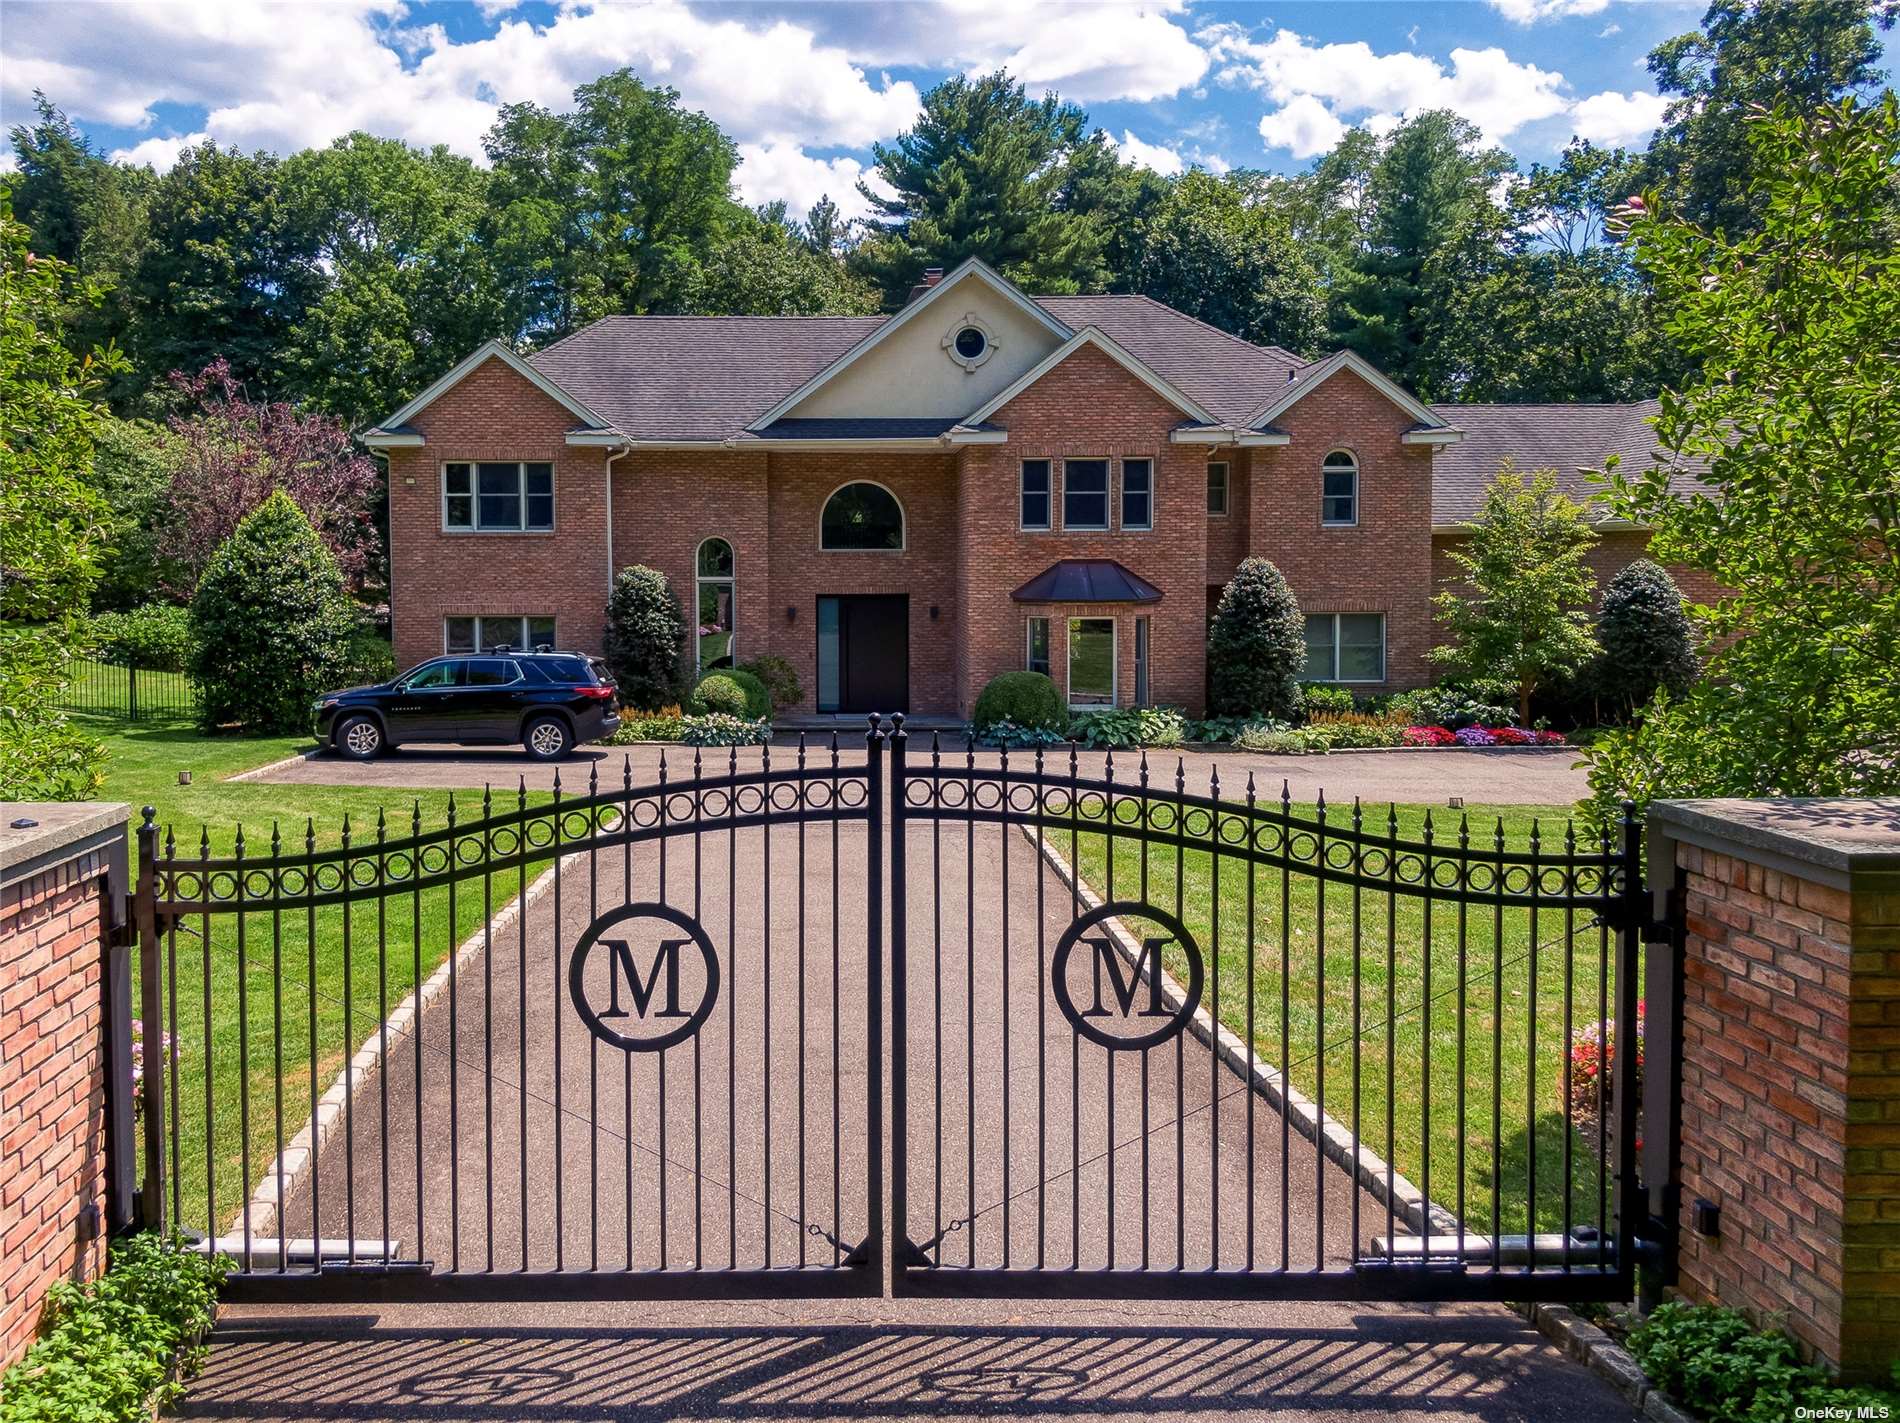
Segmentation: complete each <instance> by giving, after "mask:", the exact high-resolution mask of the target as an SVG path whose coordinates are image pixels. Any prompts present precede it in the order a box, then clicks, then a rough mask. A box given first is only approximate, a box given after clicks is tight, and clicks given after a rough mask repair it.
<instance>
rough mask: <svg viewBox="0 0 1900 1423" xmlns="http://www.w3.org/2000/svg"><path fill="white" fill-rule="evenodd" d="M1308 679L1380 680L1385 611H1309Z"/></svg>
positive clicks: (1383, 657) (1382, 662)
mask: <svg viewBox="0 0 1900 1423" xmlns="http://www.w3.org/2000/svg"><path fill="white" fill-rule="evenodd" d="M1304 675H1305V678H1306V680H1307V681H1309V682H1383V681H1384V680H1385V614H1384V613H1308V614H1307V615H1306V671H1305V674H1304Z"/></svg>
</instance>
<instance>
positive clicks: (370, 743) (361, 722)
mask: <svg viewBox="0 0 1900 1423" xmlns="http://www.w3.org/2000/svg"><path fill="white" fill-rule="evenodd" d="M336 749H337V750H339V751H341V752H342V753H343V754H344V755H345V756H348V757H349V758H350V759H351V760H352V761H373V760H375V759H376V757H378V756H380V755H381V754H382V750H383V729H382V727H380V726H378V725H377V724H376V718H375V717H373V716H353V717H349V718H347V719H345V721H344V723H343V725H341V726H339V727H338V728H337V729H336Z"/></svg>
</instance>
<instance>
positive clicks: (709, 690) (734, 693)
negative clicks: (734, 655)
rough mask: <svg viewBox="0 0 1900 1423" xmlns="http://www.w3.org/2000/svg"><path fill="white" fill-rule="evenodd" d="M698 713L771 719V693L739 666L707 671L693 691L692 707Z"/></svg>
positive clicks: (752, 719) (751, 719)
mask: <svg viewBox="0 0 1900 1423" xmlns="http://www.w3.org/2000/svg"><path fill="white" fill-rule="evenodd" d="M691 710H693V711H694V712H697V713H701V714H704V713H708V712H718V713H720V714H721V715H724V716H736V717H743V718H744V719H745V720H747V721H770V720H771V719H772V694H771V693H770V692H768V691H767V690H766V689H765V683H763V682H761V681H760V680H759V679H758V678H757V677H755V676H753V675H752V674H751V673H750V672H747V671H745V670H743V669H742V668H738V667H722V668H720V669H719V670H718V671H717V672H708V673H707V674H706V675H705V676H704V677H701V678H700V679H699V685H698V686H697V687H695V688H693V704H692V708H691Z"/></svg>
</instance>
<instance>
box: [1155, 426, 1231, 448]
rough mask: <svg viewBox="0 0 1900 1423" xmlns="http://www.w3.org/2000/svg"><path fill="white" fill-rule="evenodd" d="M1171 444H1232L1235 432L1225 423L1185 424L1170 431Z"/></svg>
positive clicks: (1169, 441)
mask: <svg viewBox="0 0 1900 1423" xmlns="http://www.w3.org/2000/svg"><path fill="white" fill-rule="evenodd" d="M1168 443H1169V444H1171V445H1231V444H1233V443H1234V432H1233V431H1232V430H1231V429H1229V428H1228V427H1227V426H1225V425H1184V426H1182V427H1181V428H1179V429H1176V430H1170V431H1168Z"/></svg>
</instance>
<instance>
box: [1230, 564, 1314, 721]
mask: <svg viewBox="0 0 1900 1423" xmlns="http://www.w3.org/2000/svg"><path fill="white" fill-rule="evenodd" d="M1305 666H1306V620H1305V618H1303V617H1302V616H1301V615H1300V605H1299V601H1298V600H1297V599H1296V598H1295V597H1294V596H1293V590H1292V589H1291V588H1289V587H1288V586H1287V582H1286V579H1285V578H1283V577H1282V576H1281V574H1280V570H1279V569H1277V568H1275V567H1274V566H1273V565H1272V564H1271V563H1269V562H1267V560H1266V559H1264V558H1250V559H1248V560H1247V561H1246V562H1245V563H1243V564H1241V565H1240V568H1239V569H1238V570H1237V571H1236V572H1235V574H1234V576H1233V579H1232V580H1231V581H1230V582H1229V583H1228V585H1227V587H1226V588H1225V589H1223V590H1222V592H1221V597H1220V605H1219V607H1218V608H1216V609H1215V612H1214V625H1213V627H1212V628H1210V629H1209V631H1208V634H1207V667H1208V709H1209V711H1210V712H1211V713H1212V714H1213V715H1215V716H1243V717H1249V718H1263V717H1264V718H1271V719H1274V720H1279V721H1292V720H1294V719H1296V718H1297V717H1298V716H1299V714H1300V707H1301V697H1300V681H1299V678H1300V673H1301V671H1303V670H1304V669H1305Z"/></svg>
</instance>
